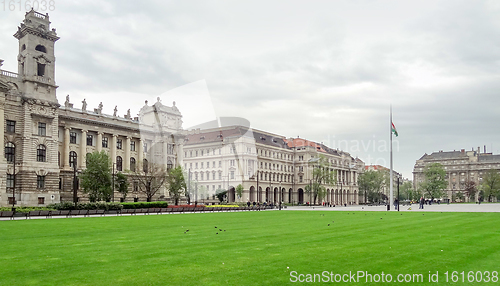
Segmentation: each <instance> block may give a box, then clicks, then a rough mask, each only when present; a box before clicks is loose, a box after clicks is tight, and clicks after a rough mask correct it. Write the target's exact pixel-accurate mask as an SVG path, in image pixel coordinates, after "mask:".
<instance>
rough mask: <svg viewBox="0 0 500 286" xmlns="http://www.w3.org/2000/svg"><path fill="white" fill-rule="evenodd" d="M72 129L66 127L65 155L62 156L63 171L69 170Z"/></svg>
mask: <svg viewBox="0 0 500 286" xmlns="http://www.w3.org/2000/svg"><path fill="white" fill-rule="evenodd" d="M70 129H71V127H67V126H65V127H64V152H63V153H64V154H63V156H62V158H63V159H62V160H63V161H62V167H63V169H68V168H69V130H70Z"/></svg>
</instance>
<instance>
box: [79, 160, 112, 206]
mask: <svg viewBox="0 0 500 286" xmlns="http://www.w3.org/2000/svg"><path fill="white" fill-rule="evenodd" d="M80 181H81V187H82V189H83V192H84V193H86V194H88V195H89V200H90V201H91V202H95V201H109V200H110V199H111V195H112V194H111V193H112V188H111V187H112V178H111V159H110V158H109V155H108V154H107V153H106V152H104V151H101V152H97V151H95V152H93V153H89V154H87V168H86V169H85V170H84V171H83V173H82V174H81V175H80Z"/></svg>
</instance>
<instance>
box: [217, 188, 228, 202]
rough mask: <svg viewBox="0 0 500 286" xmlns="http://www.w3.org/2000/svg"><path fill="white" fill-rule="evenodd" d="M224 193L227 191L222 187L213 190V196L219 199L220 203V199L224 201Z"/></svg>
mask: <svg viewBox="0 0 500 286" xmlns="http://www.w3.org/2000/svg"><path fill="white" fill-rule="evenodd" d="M226 194H227V191H226V190H223V189H218V190H217V191H216V192H215V196H216V197H217V198H218V199H219V202H221V203H222V201H224V198H225V197H226Z"/></svg>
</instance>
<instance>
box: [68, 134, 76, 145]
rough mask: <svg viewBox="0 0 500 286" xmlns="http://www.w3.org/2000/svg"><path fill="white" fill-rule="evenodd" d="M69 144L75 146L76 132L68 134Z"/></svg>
mask: <svg viewBox="0 0 500 286" xmlns="http://www.w3.org/2000/svg"><path fill="white" fill-rule="evenodd" d="M69 143H71V144H76V132H70V133H69Z"/></svg>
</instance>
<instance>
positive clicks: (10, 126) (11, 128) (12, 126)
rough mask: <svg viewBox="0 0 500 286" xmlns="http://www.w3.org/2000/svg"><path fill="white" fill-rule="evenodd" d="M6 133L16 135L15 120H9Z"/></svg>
mask: <svg viewBox="0 0 500 286" xmlns="http://www.w3.org/2000/svg"><path fill="white" fill-rule="evenodd" d="M5 131H6V132H7V133H15V132H16V122H15V121H14V120H7V122H6V130H5Z"/></svg>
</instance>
